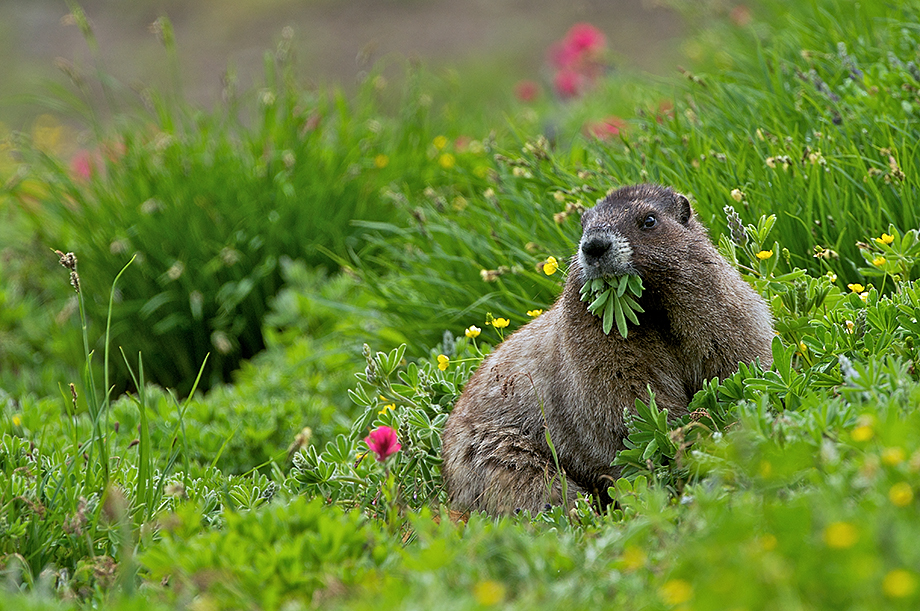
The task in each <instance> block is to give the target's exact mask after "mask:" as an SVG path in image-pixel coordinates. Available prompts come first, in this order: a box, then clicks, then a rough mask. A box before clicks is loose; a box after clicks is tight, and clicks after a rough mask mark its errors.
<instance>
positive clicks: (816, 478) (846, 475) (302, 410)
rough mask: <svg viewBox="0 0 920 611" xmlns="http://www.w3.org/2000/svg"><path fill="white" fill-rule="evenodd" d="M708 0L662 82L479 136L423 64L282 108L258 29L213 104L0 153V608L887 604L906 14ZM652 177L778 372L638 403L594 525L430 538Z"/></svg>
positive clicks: (916, 554) (906, 168)
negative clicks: (680, 399)
mask: <svg viewBox="0 0 920 611" xmlns="http://www.w3.org/2000/svg"><path fill="white" fill-rule="evenodd" d="M700 6H701V5H697V4H696V3H694V4H693V5H692V6H688V7H686V8H687V10H688V19H691V20H693V19H699V21H700V23H705V24H706V26H705V27H704V28H702V29H701V30H700V33H699V34H698V35H697V36H695V37H694V38H693V39H692V40H690V41H688V43H687V48H688V50H690V51H692V53H691V61H693V63H691V64H688V66H689V69H688V70H687V71H685V77H681V79H680V80H674V81H668V82H656V83H651V82H647V80H643V78H642V77H639V76H624V75H618V74H616V73H611V74H607V75H605V76H592V79H593V80H592V81H591V82H592V86H591V87H587V88H585V89H584V90H583V91H580V92H579V95H578V96H573V97H570V98H569V99H567V100H565V101H562V100H550V99H542V100H538V101H535V102H531V101H523V100H519V101H518V102H511V103H509V108H508V112H507V115H508V116H509V117H519V118H520V117H527V118H526V119H525V120H512V121H511V124H510V125H507V126H506V125H496V126H483V125H480V124H479V122H478V121H479V120H478V119H475V118H473V116H472V115H474V114H475V112H473V111H474V110H475V109H457V108H453V107H450V104H449V103H448V102H443V101H441V100H439V99H438V98H437V96H435V95H434V94H433V93H432V92H434V91H436V90H437V88H438V87H439V86H440V85H437V84H434V80H435V77H434V76H432V75H427V74H425V73H424V71H420V70H419V69H417V68H412V69H409V70H408V76H407V78H406V82H405V84H404V85H403V86H401V88H400V90H399V91H393V89H396V88H394V87H392V86H389V85H387V84H386V82H385V81H384V80H381V79H379V78H378V77H376V76H371V77H369V78H368V80H367V82H366V83H365V87H364V88H363V89H362V90H361V91H360V92H359V93H358V94H357V95H356V96H355V97H354V98H353V99H345V98H344V97H343V96H342V95H340V94H336V93H334V92H329V91H311V90H307V89H305V88H303V87H302V86H301V85H299V84H298V83H297V82H296V80H295V79H293V77H292V76H291V73H290V71H289V69H288V66H289V64H288V63H286V62H288V58H287V57H286V55H285V48H286V47H285V44H286V42H285V40H284V39H282V42H281V49H280V50H279V52H277V53H274V54H271V55H270V56H269V57H268V61H267V62H266V81H265V83H264V85H263V86H261V87H260V88H258V89H257V90H256V91H255V92H253V93H252V94H251V95H243V94H241V95H239V96H231V97H230V98H229V99H230V101H229V102H228V105H227V106H226V107H222V108H218V109H215V110H213V111H207V112H205V111H202V110H199V109H194V108H192V107H190V106H188V105H187V104H186V103H185V102H183V101H182V100H181V99H177V97H176V96H174V95H170V94H157V93H154V92H149V95H148V96H147V99H148V100H150V101H151V106H150V109H151V110H149V111H144V110H141V109H132V108H131V107H127V108H126V109H125V110H123V112H122V114H121V115H119V117H118V118H117V119H116V120H115V122H114V126H113V127H103V126H101V125H98V124H94V123H90V126H91V127H92V128H93V133H94V136H93V137H92V138H93V139H92V143H93V144H92V146H90V147H88V148H86V150H85V151H84V153H85V152H86V151H90V152H88V153H86V154H85V155H84V154H83V153H80V154H78V155H77V156H74V157H72V158H71V159H66V158H64V157H62V156H61V152H60V150H59V149H56V148H55V146H54V143H55V142H56V141H57V140H59V139H60V138H61V137H62V133H64V132H63V131H62V130H64V128H60V129H58V131H55V129H57V128H55V127H54V124H53V123H52V122H51V121H50V119H49V118H47V117H46V118H44V119H43V120H42V122H41V123H40V124H38V125H37V127H36V129H34V130H33V132H32V133H31V134H28V135H23V134H13V135H4V145H3V148H2V150H0V155H2V157H0V172H2V173H3V174H2V178H3V184H4V188H3V191H2V194H0V206H2V208H0V214H2V220H3V221H4V222H3V223H0V238H2V240H3V245H4V246H3V248H4V250H3V251H2V253H0V273H2V276H0V277H2V281H0V575H2V578H0V588H2V589H3V591H2V592H0V609H40V610H52V609H53V610H58V609H67V610H70V609H85V608H104V609H122V608H124V609H129V608H130V609H134V608H138V606H140V607H141V608H151V609H164V610H171V609H186V608H194V609H237V608H244V609H265V610H271V609H300V608H314V607H323V608H347V609H358V608H368V607H372V608H378V607H379V608H448V609H480V608H487V607H501V608H513V609H515V608H520V609H530V608H535V607H536V608H555V607H563V606H565V607H567V608H607V607H610V608H626V609H635V608H647V609H713V610H715V609H725V608H738V609H774V608H783V609H787V608H788V609H841V608H852V609H867V608H886V609H887V608H890V609H902V608H903V609H913V608H916V607H917V606H918V603H920V548H918V547H917V546H916V544H915V541H916V540H917V538H918V537H920V519H918V518H920V515H918V513H920V500H918V498H917V497H918V491H920V413H918V411H917V405H918V401H920V377H918V373H917V363H918V360H920V353H918V351H920V345H918V342H917V338H918V337H920V284H918V280H917V275H918V272H917V265H916V264H917V262H918V261H920V238H918V230H920V218H918V216H920V213H918V207H917V206H916V205H915V203H916V202H915V199H916V198H915V193H916V192H917V190H918V187H920V184H918V183H920V172H918V168H917V165H916V161H915V158H916V147H917V146H918V145H917V142H920V128H918V125H920V123H918V122H917V121H916V120H915V119H916V117H915V114H916V113H917V112H918V111H920V97H918V92H920V69H918V67H917V64H918V63H920V29H918V28H917V26H916V24H917V23H918V18H920V4H918V3H917V2H914V1H912V2H908V3H905V4H904V6H901V7H899V8H894V7H892V6H888V5H882V4H875V3H862V4H855V3H848V2H842V1H840V0H813V1H812V2H810V3H806V4H798V5H796V6H794V7H793V6H789V5H787V4H786V3H781V2H773V1H765V2H763V3H760V4H758V5H756V6H755V7H754V8H752V9H751V10H750V11H749V12H742V13H739V12H738V11H737V10H735V11H732V13H731V14H730V15H721V14H720V13H719V12H718V11H719V9H718V8H715V7H711V6H708V5H707V6H708V8H706V9H700V8H699V7H700ZM736 8H737V7H736ZM742 8H743V7H742ZM690 9H693V10H694V11H696V10H705V13H704V14H699V13H692V12H690ZM745 10H747V9H745ZM749 19H750V20H751V21H749V22H748V20H749ZM161 27H167V24H165V22H161ZM165 38H166V39H168V37H165ZM693 58H698V59H697V60H694V59H693ZM597 61H599V56H592V62H597ZM591 66H592V69H593V67H595V66H596V63H592V64H591ZM592 74H593V73H592ZM460 80H461V81H462V79H460ZM615 95H616V96H620V97H619V99H620V100H621V101H620V102H618V103H617V104H618V105H619V104H623V102H622V99H623V98H622V96H628V99H629V102H630V103H631V104H632V105H633V106H634V108H635V109H636V110H635V112H634V113H633V114H632V115H631V116H629V117H626V118H625V119H620V118H616V117H611V116H610V114H611V111H610V107H609V105H608V100H609V99H611V98H613V97H615ZM463 99H469V98H468V97H464V98H463ZM662 100H665V101H666V102H663V101H662ZM467 112H469V114H470V118H469V120H468V122H466V119H465V118H464V117H465V114H466V113H467ZM598 122H600V125H601V126H600V127H599V126H598V125H599V123H598ZM550 127H552V129H550ZM541 132H548V133H547V134H543V133H541ZM65 135H66V134H65ZM10 150H15V151H16V152H17V156H16V157H9V158H7V152H8V151H10ZM81 155H82V156H81ZM646 180H648V181H660V182H662V183H666V184H668V185H671V186H673V187H675V188H676V189H678V190H680V191H681V192H683V193H685V194H687V196H688V197H689V198H690V199H691V201H692V202H693V205H694V208H695V210H696V211H697V213H698V215H699V216H700V218H701V220H702V221H703V222H704V223H706V224H707V226H708V227H709V228H710V230H711V233H712V235H713V236H714V241H716V242H717V243H718V245H719V248H720V250H721V251H722V253H723V254H724V255H725V256H726V257H727V258H728V259H729V260H730V261H732V262H733V263H734V264H736V265H737V266H738V268H739V269H740V270H741V271H742V273H743V274H744V275H745V277H746V278H747V279H748V280H749V281H750V282H751V283H752V284H753V286H754V287H755V288H756V289H757V290H758V291H760V292H761V294H763V295H764V297H765V298H766V299H767V300H768V301H769V303H770V304H771V306H772V310H773V313H774V316H775V319H776V330H777V337H776V338H775V340H774V342H773V346H772V349H773V358H774V362H773V364H772V366H771V367H770V368H769V369H768V370H765V369H764V368H762V367H761V366H759V365H758V364H750V365H742V366H741V367H740V369H739V371H738V372H737V373H736V374H734V375H733V376H731V377H729V378H727V379H725V380H721V381H719V380H711V381H709V382H708V383H707V384H706V385H705V387H704V388H703V389H702V390H701V391H699V392H698V393H697V394H696V396H695V397H694V399H693V401H692V403H691V405H690V408H691V409H690V414H689V415H688V416H686V417H683V418H680V419H670V420H669V419H668V414H667V412H666V411H663V410H660V409H659V408H658V406H657V405H656V404H655V401H654V397H652V398H651V400H650V401H649V402H648V403H647V404H645V403H642V402H638V403H637V404H636V409H635V413H634V415H633V417H632V420H631V422H630V434H629V437H628V439H627V444H626V445H627V449H625V450H624V451H622V452H621V453H620V454H619V455H618V457H617V459H616V463H617V464H618V465H620V466H621V467H622V478H621V479H619V480H618V481H617V482H615V483H614V485H613V486H612V488H611V496H612V497H613V498H614V499H615V500H616V504H615V505H612V506H611V507H610V508H609V509H608V510H607V511H605V512H601V513H599V512H598V511H597V510H596V509H595V508H594V507H593V506H592V505H591V504H590V503H589V502H587V501H582V500H580V501H578V502H577V503H576V504H575V505H574V506H571V507H554V508H551V509H548V510H547V511H544V512H541V513H539V514H537V515H528V514H527V513H526V512H525V513H522V514H519V515H515V516H512V517H509V518H503V519H500V520H493V519H491V518H487V517H484V516H481V515H473V516H470V517H469V519H468V520H467V521H463V520H460V519H459V516H457V515H456V514H453V513H451V512H450V510H449V508H448V507H446V506H444V504H443V503H444V501H445V496H444V493H443V490H442V484H441V479H440V474H439V462H440V432H441V430H442V427H443V425H444V422H445V421H446V419H447V417H448V414H449V413H450V410H451V407H452V405H453V404H454V402H455V401H456V399H457V397H458V396H459V394H460V392H461V391H462V388H463V384H464V383H465V382H466V380H467V379H468V378H469V376H470V375H471V374H472V372H473V371H474V370H475V368H476V366H477V365H478V364H479V363H480V362H481V360H482V359H483V358H484V357H485V355H487V354H488V353H489V351H490V350H491V349H492V347H493V346H494V345H495V344H497V343H498V342H499V341H500V340H501V339H502V337H503V336H504V334H506V333H507V332H510V330H511V328H512V327H513V326H517V325H519V324H521V323H523V322H525V321H526V320H527V319H528V318H529V317H530V316H534V315H538V311H539V310H542V309H545V308H546V307H548V306H549V304H550V303H551V302H552V300H553V299H554V298H555V296H556V295H557V294H558V292H559V290H560V287H561V282H562V280H561V279H560V278H561V277H563V276H564V273H565V270H564V268H565V266H564V264H560V263H559V262H562V261H565V260H566V258H567V257H568V256H570V255H571V253H572V251H573V246H574V244H575V242H576V241H577V238H578V234H579V231H580V229H579V227H578V223H577V217H578V214H579V212H580V211H581V210H582V209H584V208H585V207H589V206H591V205H593V203H594V201H595V200H597V199H598V198H600V197H603V195H604V194H605V193H606V192H607V191H608V190H609V189H611V188H613V187H616V186H620V185H622V184H625V183H631V182H638V181H646ZM573 217H574V218H573ZM53 250H60V251H61V252H60V253H59V254H55V253H54V252H52V251H53ZM69 252H73V253H75V255H76V258H77V259H78V260H79V263H77V261H76V260H73V259H71V258H70V257H68V253H69ZM132 257H133V259H132ZM59 260H60V263H62V264H64V265H65V268H67V269H61V268H60V267H58V261H59ZM557 268H558V270H557ZM75 276H76V277H75ZM76 287H79V290H77V291H75V290H74V289H75V288H76ZM599 288H601V287H599ZM623 291H625V288H623V289H622V291H621V292H623ZM611 299H612V295H611V296H609V297H608V302H609V303H613V300H611ZM586 307H587V305H586ZM605 311H610V312H611V313H610V314H608V315H607V316H608V318H609V320H610V322H609V325H608V326H609V327H610V328H611V330H612V325H613V321H614V320H617V322H618V327H619V322H620V319H624V325H623V326H624V327H625V318H626V317H629V318H631V316H629V315H630V313H633V311H632V309H629V311H628V312H626V311H625V309H624V312H622V313H618V310H617V308H616V307H615V305H614V307H612V308H609V307H608V308H606V309H605ZM599 313H601V312H600V310H599ZM634 314H635V315H636V316H637V317H638V319H639V321H640V324H641V312H640V313H634ZM480 326H484V327H485V326H487V328H486V330H483V329H482V328H480ZM124 389H130V392H122V391H123V390H124ZM204 389H207V392H204ZM196 391H197V392H196Z"/></svg>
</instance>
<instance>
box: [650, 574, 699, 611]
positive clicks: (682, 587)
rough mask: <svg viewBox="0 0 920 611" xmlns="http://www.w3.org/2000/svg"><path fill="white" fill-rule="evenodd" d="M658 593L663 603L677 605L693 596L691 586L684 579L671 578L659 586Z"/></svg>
mask: <svg viewBox="0 0 920 611" xmlns="http://www.w3.org/2000/svg"><path fill="white" fill-rule="evenodd" d="M658 595H659V596H661V599H662V600H663V601H664V602H665V604H668V605H674V606H677V605H680V604H683V603H685V602H687V601H688V600H690V599H691V598H693V586H692V585H690V582H689V581H686V580H684V579H671V580H669V581H666V582H665V584H664V585H663V586H661V588H660V589H659V590H658Z"/></svg>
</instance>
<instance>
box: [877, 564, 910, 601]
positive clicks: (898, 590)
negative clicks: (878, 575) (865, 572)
mask: <svg viewBox="0 0 920 611" xmlns="http://www.w3.org/2000/svg"><path fill="white" fill-rule="evenodd" d="M916 589H917V580H916V578H915V577H914V576H913V575H912V574H911V573H910V572H909V571H906V570H904V569H894V570H893V571H889V572H888V574H887V575H885V578H884V579H882V592H884V593H885V596H888V597H890V598H904V597H906V596H910V595H911V594H913V593H914V591H915V590H916Z"/></svg>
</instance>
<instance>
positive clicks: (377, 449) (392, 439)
mask: <svg viewBox="0 0 920 611" xmlns="http://www.w3.org/2000/svg"><path fill="white" fill-rule="evenodd" d="M364 443H366V444H367V447H368V448H369V449H370V451H371V452H373V453H374V454H376V455H377V460H379V461H380V462H383V461H385V460H386V459H387V457H389V456H390V454H395V453H396V452H399V450H401V449H402V446H401V445H399V440H398V439H396V431H394V430H393V429H391V428H390V427H388V426H378V427H377V428H376V429H374V430H373V431H371V434H370V435H368V436H367V437H365V438H364Z"/></svg>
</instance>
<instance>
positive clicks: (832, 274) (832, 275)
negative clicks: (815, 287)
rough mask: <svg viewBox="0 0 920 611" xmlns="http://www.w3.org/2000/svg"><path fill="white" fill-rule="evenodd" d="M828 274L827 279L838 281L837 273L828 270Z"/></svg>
mask: <svg viewBox="0 0 920 611" xmlns="http://www.w3.org/2000/svg"><path fill="white" fill-rule="evenodd" d="M826 276H827V279H828V280H830V281H831V282H832V283H834V282H837V274H835V273H834V272H827V274H826Z"/></svg>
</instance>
